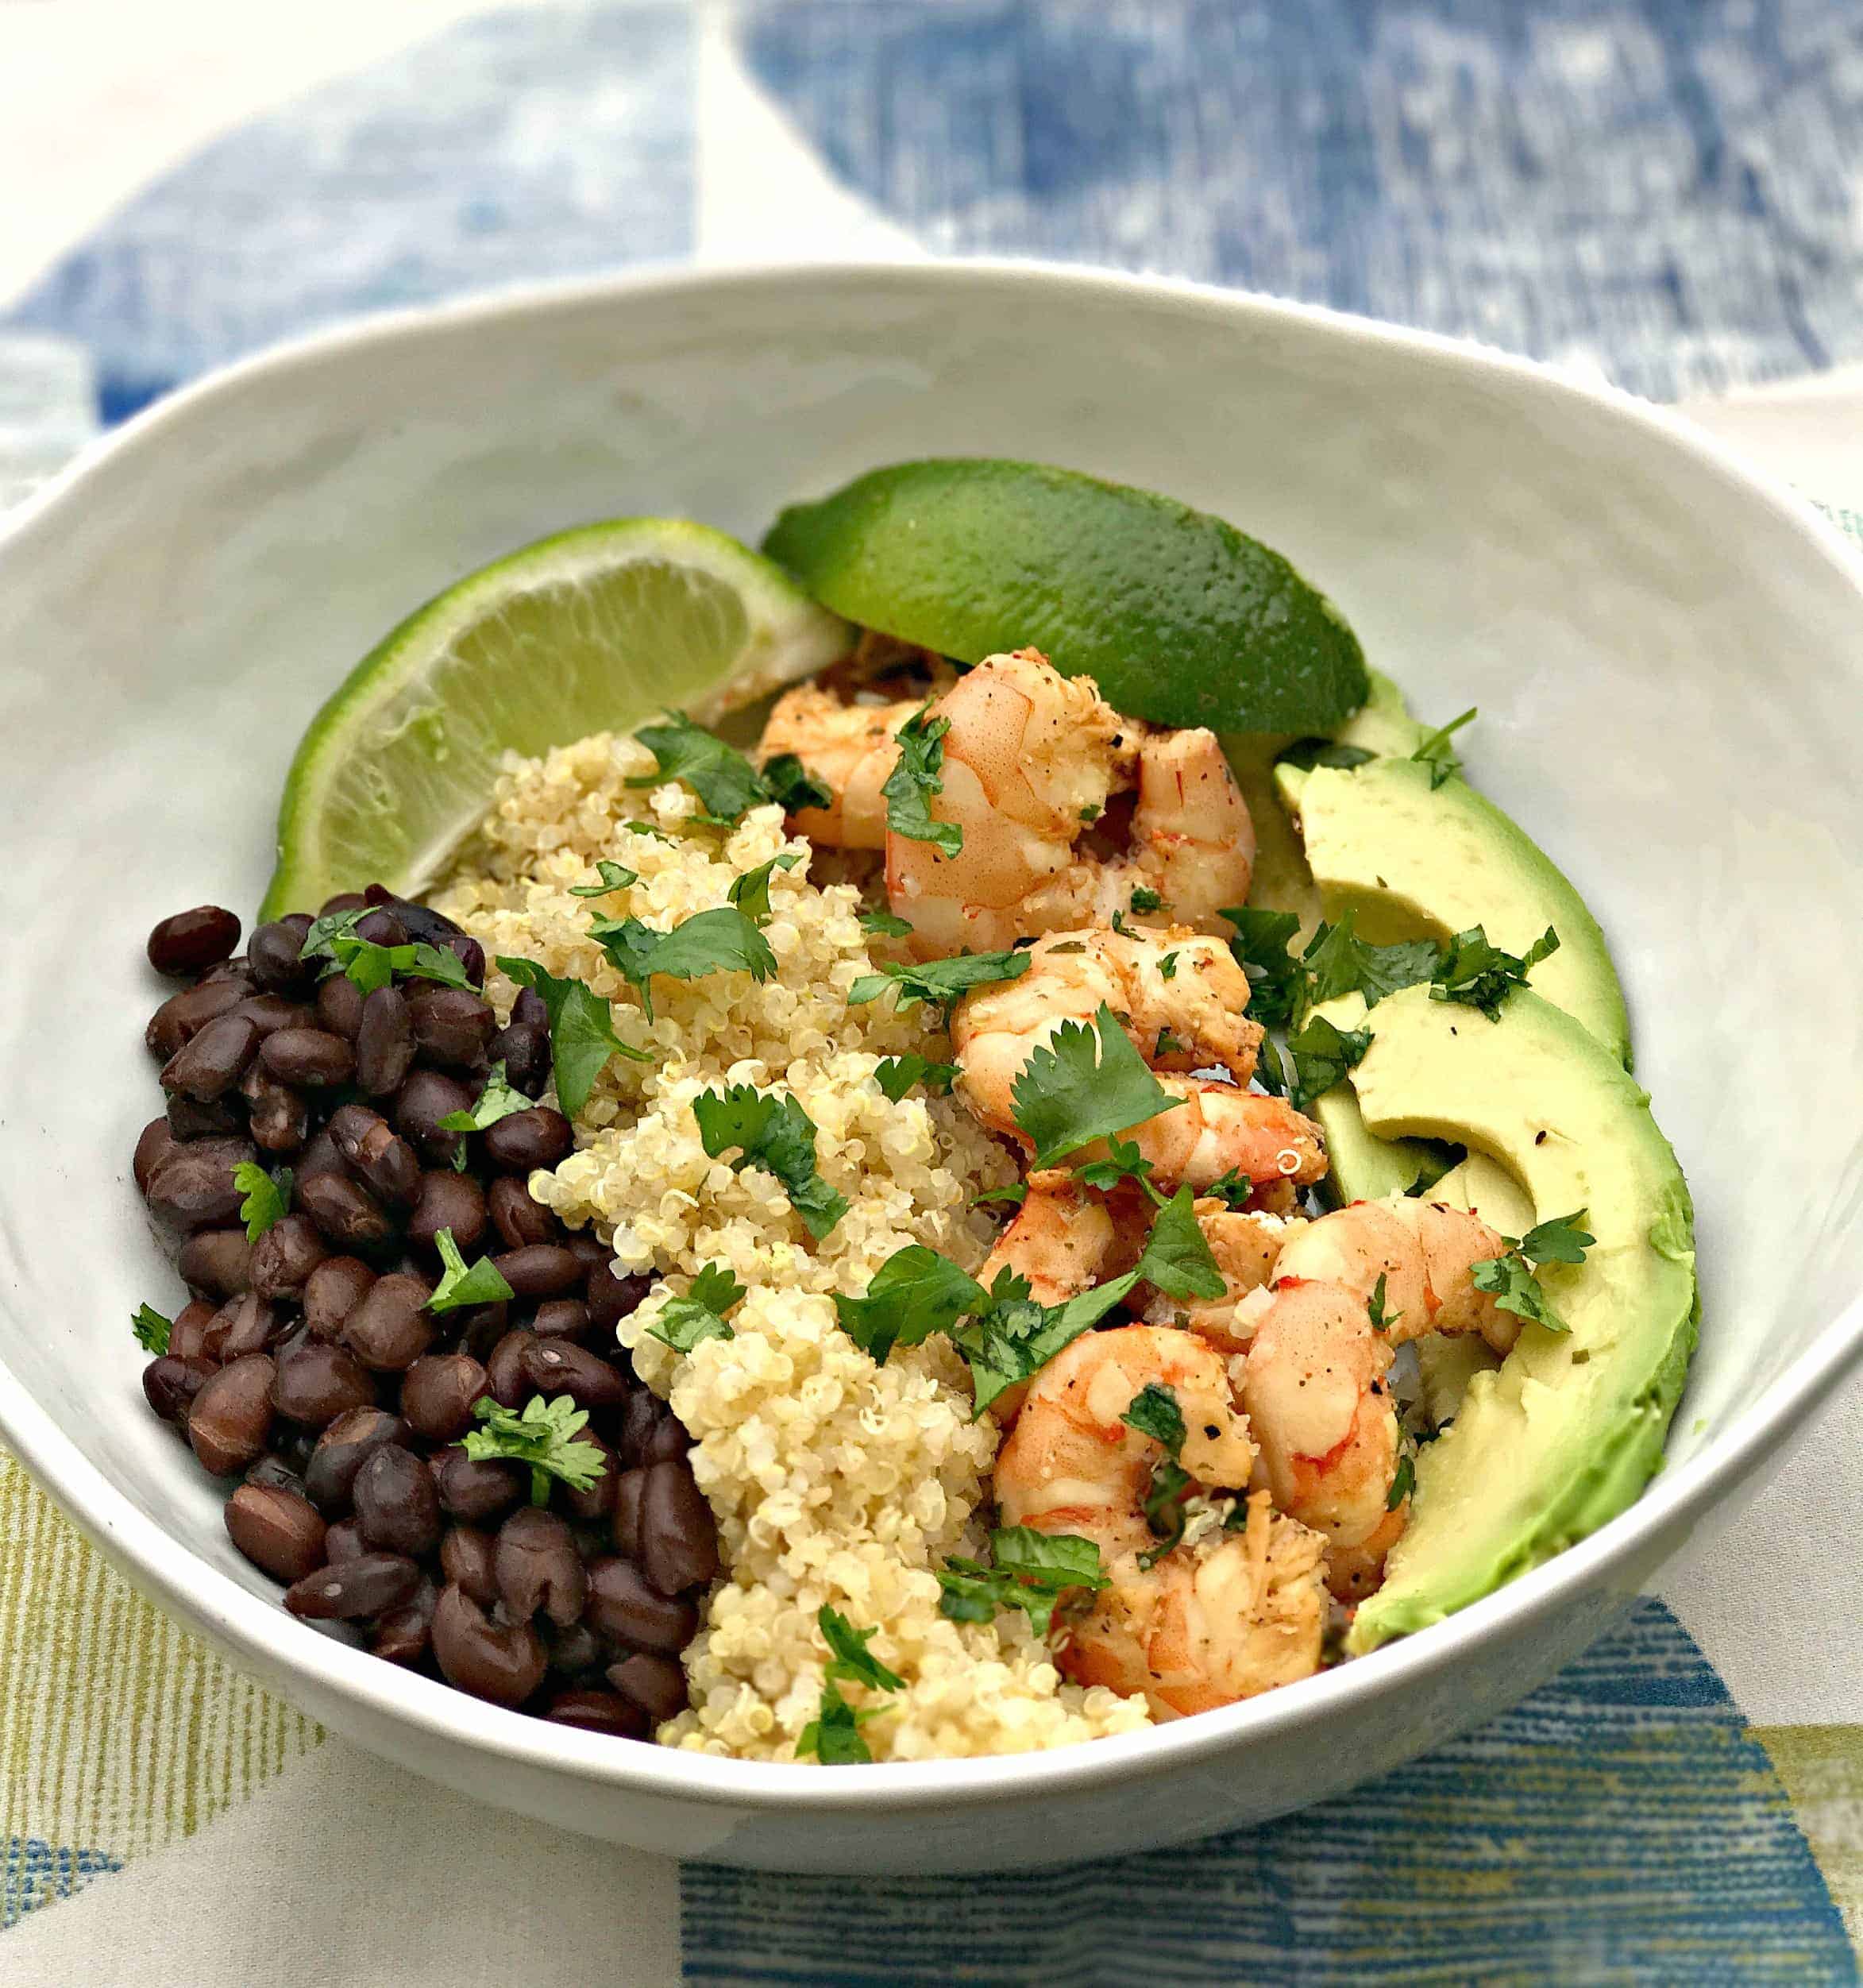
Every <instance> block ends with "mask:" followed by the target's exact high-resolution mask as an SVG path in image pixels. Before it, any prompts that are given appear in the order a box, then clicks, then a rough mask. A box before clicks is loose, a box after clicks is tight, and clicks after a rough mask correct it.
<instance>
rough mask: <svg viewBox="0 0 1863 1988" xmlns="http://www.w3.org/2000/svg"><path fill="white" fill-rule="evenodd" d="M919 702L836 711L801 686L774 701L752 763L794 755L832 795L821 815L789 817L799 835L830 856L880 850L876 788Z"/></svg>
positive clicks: (880, 804)
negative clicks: (837, 852)
mask: <svg viewBox="0 0 1863 1988" xmlns="http://www.w3.org/2000/svg"><path fill="white" fill-rule="evenodd" d="M923 704H924V699H923V698H922V697H920V698H912V697H908V698H906V699H905V700H904V701H901V702H899V703H897V704H858V703H855V704H843V702H842V701H841V700H840V699H839V697H836V696H835V694H834V693H832V692H831V691H829V690H824V689H822V688H821V686H820V685H818V684H812V683H806V684H803V685H800V686H799V687H798V688H797V689H794V690H790V691H786V692H785V693H784V694H783V695H782V696H781V697H779V698H777V701H776V704H775V706H774V707H773V709H772V710H771V712H770V716H769V718H768V719H767V720H766V721H765V724H764V727H763V736H762V739H761V740H760V741H759V742H758V747H757V763H758V765H759V766H763V765H766V764H767V763H768V762H769V761H770V760H771V759H774V758H775V757H776V756H777V754H778V753H782V752H793V753H794V754H795V755H796V756H797V759H800V761H801V762H802V763H803V765H804V766H806V767H807V768H808V770H809V771H810V772H811V773H812V774H815V775H816V777H817V778H820V779H821V780H823V781H824V782H826V783H827V786H828V787H829V789H831V792H832V793H833V795H834V798H833V799H832V800H831V801H830V802H829V803H828V805H827V807H825V808H801V809H797V812H796V813H795V814H794V815H793V816H791V821H792V823H793V826H794V828H795V831H796V832H797V834H798V835H804V836H808V839H809V840H810V841H811V842H816V843H822V844H824V846H826V847H830V848H835V849H884V848H885V846H886V801H885V796H884V795H883V794H882V793H881V791H880V789H881V787H883V786H885V783H886V776H887V775H888V774H890V773H891V772H892V770H893V767H894V766H895V765H896V764H897V762H898V759H899V744H898V733H899V728H900V727H901V725H903V724H905V722H906V720H908V718H910V717H911V716H912V713H913V712H915V711H916V710H918V709H920V707H921V706H922V705H923Z"/></svg>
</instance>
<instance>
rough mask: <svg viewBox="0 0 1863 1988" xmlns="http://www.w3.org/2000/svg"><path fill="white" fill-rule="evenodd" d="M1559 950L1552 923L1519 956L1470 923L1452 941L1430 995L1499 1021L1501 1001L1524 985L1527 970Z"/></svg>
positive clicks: (1431, 979) (1431, 983) (1432, 977)
mask: <svg viewBox="0 0 1863 1988" xmlns="http://www.w3.org/2000/svg"><path fill="white" fill-rule="evenodd" d="M1558 950H1559V935H1558V933H1557V932H1555V931H1554V930H1553V929H1552V927H1551V926H1550V925H1549V926H1547V928H1546V929H1545V931H1544V932H1541V934H1540V936H1539V937H1538V938H1537V939H1536V940H1534V941H1533V944H1531V945H1530V946H1529V947H1528V948H1527V949H1526V951H1525V953H1523V954H1522V955H1518V957H1517V956H1516V955H1514V954H1513V953H1511V952H1502V950H1501V948H1499V947H1498V946H1495V945H1491V944H1489V943H1488V936H1487V933H1486V932H1483V930H1482V928H1481V927H1480V926H1479V925H1473V926H1471V927H1470V928H1469V929H1468V931H1467V932H1457V933H1456V936H1455V937H1454V938H1453V939H1452V940H1450V941H1449V944H1448V952H1446V953H1444V955H1442V956H1441V961H1440V963H1439V964H1438V965H1437V967H1436V968H1435V970H1434V971H1433V972H1432V973H1431V975H1430V976H1429V998H1430V999H1431V1000H1432V1001H1456V1002H1460V1003H1461V1004H1462V1006H1464V1007H1466V1008H1479V1009H1480V1010H1481V1012H1482V1013H1483V1014H1484V1015H1486V1016H1487V1018H1488V1020H1489V1021H1499V1020H1500V1018H1501V1004H1502V1002H1504V1001H1505V1000H1506V998H1507V997H1508V995H1509V994H1511V993H1512V992H1513V991H1514V989H1515V988H1516V987H1524V986H1525V985H1526V976H1527V975H1528V973H1529V971H1531V970H1532V969H1533V967H1537V965H1538V964H1539V963H1540V962H1541V960H1542V959H1549V958H1550V957H1551V956H1552V954H1554V953H1556V952H1558Z"/></svg>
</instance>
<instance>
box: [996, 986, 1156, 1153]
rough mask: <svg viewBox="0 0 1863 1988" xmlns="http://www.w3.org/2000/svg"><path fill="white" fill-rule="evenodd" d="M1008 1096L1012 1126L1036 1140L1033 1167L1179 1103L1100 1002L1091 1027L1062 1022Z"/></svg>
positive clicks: (1128, 1127) (1031, 1059)
mask: <svg viewBox="0 0 1863 1988" xmlns="http://www.w3.org/2000/svg"><path fill="white" fill-rule="evenodd" d="M1010 1098H1011V1101H1012V1111H1013V1113H1014V1116H1015V1120H1016V1125H1018V1126H1019V1127H1020V1129H1021V1130H1022V1131H1023V1132H1024V1133H1025V1134H1026V1135H1027V1137H1028V1139H1029V1140H1030V1141H1032V1143H1033V1145H1034V1147H1035V1157H1034V1159H1033V1160H1032V1161H1031V1162H1030V1164H1031V1166H1032V1168H1043V1167H1051V1166H1053V1165H1054V1164H1055V1162H1056V1161H1057V1160H1061V1159H1064V1158H1065V1157H1066V1156H1067V1155H1068V1154H1069V1153H1070V1152H1078V1151H1079V1150H1080V1148H1082V1146H1087V1145H1092V1144H1093V1141H1095V1140H1096V1139H1103V1138H1105V1137H1106V1135H1107V1134H1108V1133H1114V1132H1125V1131H1128V1130H1129V1129H1131V1128H1132V1126H1134V1125H1143V1124H1144V1123H1145V1122H1146V1121H1147V1120H1148V1119H1151V1118H1157V1117H1158V1116H1159V1114H1160V1113H1162V1112H1166V1111H1171V1110H1174V1109H1175V1108H1176V1107H1177V1106H1178V1105H1180V1104H1182V1102H1183V1100H1182V1098H1174V1097H1172V1096H1171V1093H1170V1092H1169V1091H1167V1090H1166V1089H1165V1088H1164V1087H1163V1085H1162V1084H1160V1083H1159V1081H1158V1079H1156V1078H1155V1076H1153V1075H1152V1074H1151V1071H1150V1070H1149V1069H1148V1068H1147V1067H1146V1064H1145V1060H1144V1058H1143V1057H1142V1056H1140V1054H1139V1052H1138V1051H1137V1050H1136V1049H1135V1048H1133V1047H1132V1044H1131V1042H1130V1040H1128V1037H1127V1036H1126V1033H1125V1031H1124V1029H1122V1028H1120V1025H1119V1021H1118V1018H1117V1017H1116V1016H1115V1015H1114V1014H1113V1010H1112V1009H1110V1008H1109V1007H1108V1006H1106V1004H1105V1002H1101V1004H1100V1011H1099V1013H1097V1015H1096V1016H1095V1017H1093V1026H1092V1027H1089V1026H1088V1025H1086V1023H1085V1022H1082V1021H1064V1022H1063V1023H1062V1025H1060V1027H1059V1029H1056V1030H1055V1033H1054V1034H1053V1035H1052V1036H1050V1037H1049V1038H1048V1040H1047V1042H1045V1043H1043V1044H1042V1045H1041V1047H1040V1048H1038V1049H1036V1052H1034V1054H1033V1055H1032V1056H1030V1057H1029V1059H1028V1062H1027V1063H1024V1065H1023V1066H1022V1070H1021V1074H1020V1075H1019V1076H1018V1077H1017V1078H1016V1081H1015V1083H1014V1085H1013V1086H1012V1088H1011V1091H1010Z"/></svg>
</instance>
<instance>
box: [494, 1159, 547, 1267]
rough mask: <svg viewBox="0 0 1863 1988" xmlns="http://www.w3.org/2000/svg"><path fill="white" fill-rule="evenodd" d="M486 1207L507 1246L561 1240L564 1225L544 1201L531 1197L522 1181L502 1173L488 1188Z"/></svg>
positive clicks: (518, 1246)
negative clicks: (534, 1199) (544, 1204)
mask: <svg viewBox="0 0 1863 1988" xmlns="http://www.w3.org/2000/svg"><path fill="white" fill-rule="evenodd" d="M485 1207H486V1210H487V1212H488V1214H490V1215H491V1217H492V1224H493V1226H495V1227H496V1229H497V1230H498V1233H499V1235H500V1237H502V1238H503V1242H504V1246H505V1247H506V1249H525V1248H527V1247H528V1246H529V1245H531V1244H534V1243H540V1242H555V1241H560V1240H561V1236H562V1233H563V1225H562V1224H561V1222H558V1221H557V1218H556V1216H555V1214H554V1213H553V1212H552V1211H551V1210H550V1209H548V1208H546V1207H545V1206H543V1204H542V1202H538V1201H533V1200H532V1199H530V1189H529V1188H528V1187H526V1186H525V1185H524V1183H523V1181H521V1180H519V1179H515V1178H514V1177H513V1176H512V1175H510V1174H501V1175H500V1176H499V1177H498V1179H496V1180H494V1181H493V1182H492V1184H491V1186H490V1187H488V1188H487V1189H486V1190H485Z"/></svg>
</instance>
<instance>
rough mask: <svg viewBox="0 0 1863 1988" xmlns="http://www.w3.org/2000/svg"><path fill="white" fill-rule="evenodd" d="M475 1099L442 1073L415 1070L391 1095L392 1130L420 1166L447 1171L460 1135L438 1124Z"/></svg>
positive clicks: (467, 1106)
mask: <svg viewBox="0 0 1863 1988" xmlns="http://www.w3.org/2000/svg"><path fill="white" fill-rule="evenodd" d="M384 991H385V990H384ZM409 1040H410V1041H411V1040H413V1038H412V1036H410V1037H409ZM475 1097H476V1093H475V1092H473V1091H469V1090H467V1088H466V1087H465V1085H464V1084H462V1083H458V1082H457V1081H456V1080H455V1079H453V1078H451V1077H449V1076H447V1075H445V1074H444V1073H443V1072H442V1071H438V1070H417V1071H415V1072H414V1074H413V1075H411V1077H409V1079H407V1083H404V1084H403V1085H402V1087H400V1089H399V1091H397V1092H396V1093H395V1130H396V1131H397V1132H398V1133H400V1135H401V1136H402V1137H403V1139H405V1140H406V1141H407V1143H408V1144H409V1145H411V1146H412V1147H413V1148H414V1149H415V1152H417V1153H419V1155H420V1156H421V1160H422V1164H425V1165H426V1166H429V1167H450V1166H451V1165H452V1164H453V1155H454V1154H455V1153H457V1152H458V1150H459V1142H460V1138H461V1134H460V1133H457V1132H442V1130H441V1129H440V1121H441V1120H442V1118H450V1117H451V1116H452V1115H453V1113H454V1112H456V1111H470V1110H472V1108H473V1101H474V1098H475Z"/></svg>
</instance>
